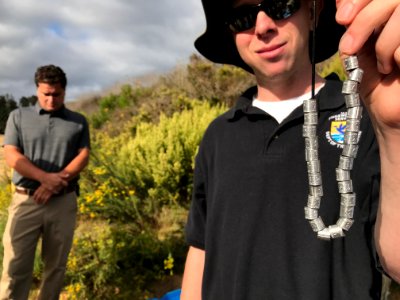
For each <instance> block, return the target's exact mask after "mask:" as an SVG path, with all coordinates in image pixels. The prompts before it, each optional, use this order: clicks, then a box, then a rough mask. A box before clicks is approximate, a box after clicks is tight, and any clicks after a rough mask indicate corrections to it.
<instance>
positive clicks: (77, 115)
mask: <svg viewBox="0 0 400 300" xmlns="http://www.w3.org/2000/svg"><path fill="white" fill-rule="evenodd" d="M64 113H65V115H66V116H67V117H69V118H71V119H73V120H77V121H81V122H87V120H86V117H85V116H84V115H83V114H82V113H80V112H77V111H74V110H71V109H69V108H67V107H64Z"/></svg>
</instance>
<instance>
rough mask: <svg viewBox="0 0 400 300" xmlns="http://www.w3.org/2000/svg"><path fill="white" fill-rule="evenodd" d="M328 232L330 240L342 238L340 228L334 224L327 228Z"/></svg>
mask: <svg viewBox="0 0 400 300" xmlns="http://www.w3.org/2000/svg"><path fill="white" fill-rule="evenodd" d="M328 230H329V233H330V235H331V238H333V239H337V238H341V237H344V232H343V229H342V227H340V226H338V225H336V224H335V225H331V226H329V227H328Z"/></svg>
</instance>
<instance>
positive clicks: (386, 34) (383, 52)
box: [375, 5, 400, 74]
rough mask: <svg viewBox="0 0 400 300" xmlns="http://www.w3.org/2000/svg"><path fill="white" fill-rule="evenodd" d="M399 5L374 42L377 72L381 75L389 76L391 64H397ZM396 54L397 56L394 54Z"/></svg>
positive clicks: (399, 24) (399, 43)
mask: <svg viewBox="0 0 400 300" xmlns="http://www.w3.org/2000/svg"><path fill="white" fill-rule="evenodd" d="M399 26H400V5H399V6H398V7H397V8H396V9H395V11H394V12H393V14H392V16H391V18H390V19H389V21H388V22H387V23H386V25H385V26H384V28H383V30H382V31H381V32H380V34H379V37H378V39H377V42H376V47H375V50H376V56H377V61H378V70H379V71H380V72H381V73H383V74H389V73H391V72H392V70H393V63H395V64H396V65H397V67H398V66H399V65H400V64H399V51H400V50H399V49H400V34H399V28H400V27H399ZM396 53H397V54H396Z"/></svg>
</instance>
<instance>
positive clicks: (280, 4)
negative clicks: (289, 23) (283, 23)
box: [261, 0, 301, 20]
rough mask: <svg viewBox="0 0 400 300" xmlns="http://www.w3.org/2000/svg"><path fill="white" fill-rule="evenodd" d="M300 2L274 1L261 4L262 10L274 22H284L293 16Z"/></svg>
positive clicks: (292, 0)
mask: <svg viewBox="0 0 400 300" xmlns="http://www.w3.org/2000/svg"><path fill="white" fill-rule="evenodd" d="M300 1H301V0H289V1H287V0H286V1H285V0H283V1H282V0H275V1H264V2H262V4H261V6H262V8H261V9H262V10H263V11H265V13H266V14H267V15H268V16H270V17H271V18H272V19H274V20H284V19H287V18H289V17H290V16H292V15H294V13H295V12H297V11H298V10H299V8H300Z"/></svg>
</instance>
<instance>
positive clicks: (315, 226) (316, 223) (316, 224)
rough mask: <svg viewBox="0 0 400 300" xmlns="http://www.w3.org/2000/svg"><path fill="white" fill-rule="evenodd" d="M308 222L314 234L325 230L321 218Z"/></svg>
mask: <svg viewBox="0 0 400 300" xmlns="http://www.w3.org/2000/svg"><path fill="white" fill-rule="evenodd" d="M309 222H310V225H311V228H312V230H313V231H314V232H318V231H321V230H323V229H324V228H325V224H324V221H322V218H321V217H318V218H317V219H314V220H310V221H309Z"/></svg>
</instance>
